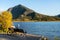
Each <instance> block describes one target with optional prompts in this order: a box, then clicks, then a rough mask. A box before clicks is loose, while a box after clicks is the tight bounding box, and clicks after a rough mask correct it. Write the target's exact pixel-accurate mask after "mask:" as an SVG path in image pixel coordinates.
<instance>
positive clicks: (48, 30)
mask: <svg viewBox="0 0 60 40" xmlns="http://www.w3.org/2000/svg"><path fill="white" fill-rule="evenodd" d="M18 24H19V26H18ZM14 25H15V26H18V28H20V29H23V30H25V31H26V32H27V33H29V34H36V35H44V36H46V37H49V38H53V37H60V22H14Z"/></svg>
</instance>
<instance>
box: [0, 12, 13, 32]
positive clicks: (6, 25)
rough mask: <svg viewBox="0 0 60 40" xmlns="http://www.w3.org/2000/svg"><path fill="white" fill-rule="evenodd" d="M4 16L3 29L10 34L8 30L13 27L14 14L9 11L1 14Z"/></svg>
mask: <svg viewBox="0 0 60 40" xmlns="http://www.w3.org/2000/svg"><path fill="white" fill-rule="evenodd" d="M1 16H2V27H3V29H5V31H6V32H8V28H10V27H11V25H12V14H11V13H10V12H8V11H4V12H2V14H1Z"/></svg>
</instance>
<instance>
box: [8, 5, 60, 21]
mask: <svg viewBox="0 0 60 40" xmlns="http://www.w3.org/2000/svg"><path fill="white" fill-rule="evenodd" d="M7 11H10V12H11V13H12V16H13V21H59V20H60V18H58V17H54V16H48V15H43V14H40V13H37V12H35V11H33V10H31V9H29V8H27V7H25V6H23V5H17V6H14V7H11V8H9V9H8V10H7Z"/></svg>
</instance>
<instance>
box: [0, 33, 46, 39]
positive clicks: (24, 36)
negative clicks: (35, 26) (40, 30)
mask: <svg viewBox="0 0 60 40" xmlns="http://www.w3.org/2000/svg"><path fill="white" fill-rule="evenodd" d="M1 36H2V37H1ZM4 36H5V37H4ZM4 38H5V39H8V40H12V38H13V40H40V39H42V38H43V39H44V38H45V39H47V38H46V37H44V36H38V35H33V34H26V33H17V34H16V33H15V34H14V33H13V34H0V40H1V39H4Z"/></svg>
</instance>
